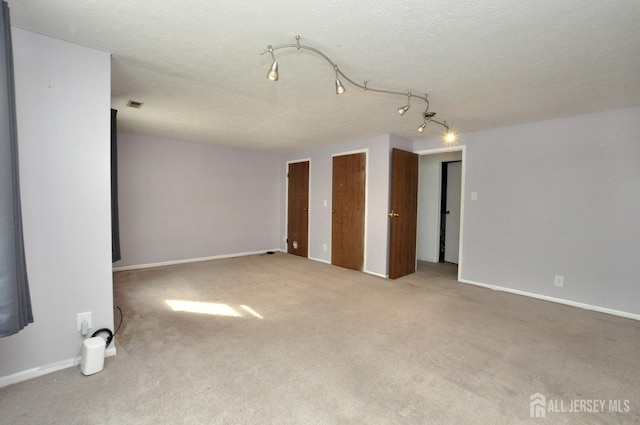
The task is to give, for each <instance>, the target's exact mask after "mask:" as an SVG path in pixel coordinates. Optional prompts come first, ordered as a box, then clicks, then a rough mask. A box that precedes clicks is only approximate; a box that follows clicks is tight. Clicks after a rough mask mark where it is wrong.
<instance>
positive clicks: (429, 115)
mask: <svg viewBox="0 0 640 425" xmlns="http://www.w3.org/2000/svg"><path fill="white" fill-rule="evenodd" d="M288 48H295V49H298V50H300V49H303V50H309V51H311V52H313V53H315V54H317V55H319V56H320V57H322V58H323V59H324V60H326V61H327V62H329V64H331V66H332V67H333V69H334V71H335V73H336V94H342V93H344V92H345V90H346V89H345V87H344V85H343V84H342V81H341V80H340V77H341V76H342V77H343V78H344V79H345V80H346V81H347V82H349V83H350V84H351V85H353V86H355V87H357V88H359V89H362V90H364V91H372V92H376V93H382V94H391V95H397V96H407V104H406V105H405V106H402V107H400V108H398V114H400V115H401V116H402V115H404V114H405V113H406V112H407V111H408V110H409V108H411V98H412V97H416V98H418V99H422V100H424V101H425V102H426V104H427V107H426V109H425V111H424V113H423V114H422V115H423V118H424V121H423V122H422V125H420V126H419V127H418V132H420V133H422V132H424V130H425V128H427V125H428V124H429V123H435V124H438V125H440V126H442V127H444V128H445V135H444V137H445V141H446V142H447V143H452V142H453V141H455V138H456V134H455V132H454V131H452V130H451V129H450V128H449V126H448V125H447V123H446V121H444V122H440V121H436V120H434V119H433V117H434V116H435V115H436V113H435V112H429V100H428V99H427V95H426V94H425V95H424V97H422V96H417V95H415V94H412V93H411V92H408V93H402V92H397V91H391V90H383V89H377V88H371V87H368V86H367V82H366V81H365V82H364V84H359V83H356V82H355V81H353V80H352V79H351V78H349V77H347V76H346V75H345V74H344V73H343V72H342V71H340V69H339V68H338V65H337V64H336V63H335V62H333V61H332V60H331V59H330V58H329V57H328V56H327V55H326V54H324V53H323V52H321V51H320V50H318V49H316V48H315V47H311V46H305V45H303V44H300V36H299V35H296V43H295V44H281V45H278V46H271V45H269V46H268V47H267V50H265V51H263V52H262V53H260V54H265V53H270V54H271V59H272V60H273V63H272V64H271V68H270V69H269V72H268V73H267V78H268V79H269V80H271V81H278V62H277V61H276V57H275V54H274V53H273V51H274V50H278V49H288Z"/></svg>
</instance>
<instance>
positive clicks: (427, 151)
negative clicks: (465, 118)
mask: <svg viewBox="0 0 640 425" xmlns="http://www.w3.org/2000/svg"><path fill="white" fill-rule="evenodd" d="M449 152H462V176H461V182H460V239H459V241H458V281H460V279H461V276H462V267H463V264H464V258H463V256H462V253H463V251H464V249H463V248H464V213H465V186H466V170H467V147H466V146H464V145H463V146H451V147H446V148H435V149H424V150H419V151H415V152H414V153H417V154H418V155H420V156H422V155H436V154H441V153H449ZM418 196H419V193H418ZM438 196H440V195H439V194H438ZM419 205H420V203H418V206H419ZM419 215H420V209H418V216H419ZM439 222H440V219H438V228H439V225H440V223H439ZM438 232H439V230H438ZM437 242H438V244H439V243H440V239H439V238H438V239H437Z"/></svg>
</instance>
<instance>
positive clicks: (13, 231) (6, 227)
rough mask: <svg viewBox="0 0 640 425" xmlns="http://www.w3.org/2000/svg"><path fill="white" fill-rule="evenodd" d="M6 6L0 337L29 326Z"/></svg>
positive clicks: (0, 47)
mask: <svg viewBox="0 0 640 425" xmlns="http://www.w3.org/2000/svg"><path fill="white" fill-rule="evenodd" d="M15 105H16V99H15V92H14V85H13V53H12V49H11V23H10V20H9V6H8V5H7V2H5V1H3V2H2V25H1V26H0V337H5V336H9V335H13V334H15V333H17V332H19V331H20V330H21V329H23V328H24V327H25V326H27V325H28V324H29V323H32V322H33V314H32V312H31V298H30V297H29V282H28V279H27V267H26V262H25V258H24V241H23V237H22V212H21V209H20V182H19V179H18V177H19V173H18V135H17V131H16V108H15Z"/></svg>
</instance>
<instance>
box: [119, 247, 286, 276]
mask: <svg viewBox="0 0 640 425" xmlns="http://www.w3.org/2000/svg"><path fill="white" fill-rule="evenodd" d="M268 251H273V252H281V251H282V250H281V249H279V248H276V249H265V250H262V251H253V252H238V253H235V254H224V255H214V256H212V257H198V258H186V259H183V260H171V261H162V262H159V263H146V264H135V265H131V266H121V267H114V268H113V269H112V270H113V271H114V272H122V271H126V270H137V269H148V268H151V267H162V266H173V265H175V264H185V263H196V262H198V261H210V260H221V259H223V258H235V257H246V256H249V255H258V254H264V253H265V252H268Z"/></svg>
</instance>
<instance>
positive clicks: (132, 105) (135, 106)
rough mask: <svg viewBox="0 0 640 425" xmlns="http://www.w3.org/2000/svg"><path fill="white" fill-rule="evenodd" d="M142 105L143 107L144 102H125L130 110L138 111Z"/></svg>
mask: <svg viewBox="0 0 640 425" xmlns="http://www.w3.org/2000/svg"><path fill="white" fill-rule="evenodd" d="M142 105H144V102H138V101H137V100H131V99H129V101H128V102H127V106H129V107H131V108H136V109H140V108H142Z"/></svg>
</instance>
